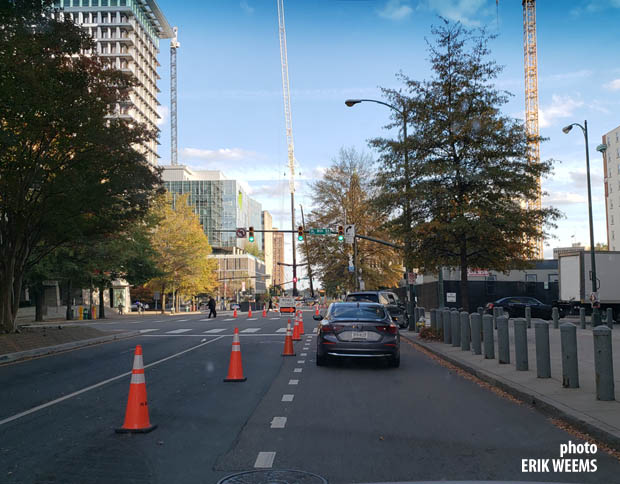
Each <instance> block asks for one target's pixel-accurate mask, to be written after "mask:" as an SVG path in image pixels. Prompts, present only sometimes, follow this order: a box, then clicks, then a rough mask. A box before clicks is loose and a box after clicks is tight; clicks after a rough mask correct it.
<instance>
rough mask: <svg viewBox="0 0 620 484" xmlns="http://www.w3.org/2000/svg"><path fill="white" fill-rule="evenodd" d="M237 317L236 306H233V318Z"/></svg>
mask: <svg viewBox="0 0 620 484" xmlns="http://www.w3.org/2000/svg"><path fill="white" fill-rule="evenodd" d="M236 317H237V308H235V310H234V311H233V318H236Z"/></svg>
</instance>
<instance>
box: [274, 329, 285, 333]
mask: <svg viewBox="0 0 620 484" xmlns="http://www.w3.org/2000/svg"><path fill="white" fill-rule="evenodd" d="M276 333H286V328H280V329H276Z"/></svg>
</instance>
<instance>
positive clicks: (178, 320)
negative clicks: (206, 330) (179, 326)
mask: <svg viewBox="0 0 620 484" xmlns="http://www.w3.org/2000/svg"><path fill="white" fill-rule="evenodd" d="M185 321H189V319H175V320H174V322H175V323H184V322H185Z"/></svg>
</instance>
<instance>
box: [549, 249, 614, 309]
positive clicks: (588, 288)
mask: <svg viewBox="0 0 620 484" xmlns="http://www.w3.org/2000/svg"><path fill="white" fill-rule="evenodd" d="M594 256H595V258H596V279H597V289H598V300H599V303H600V307H601V311H603V312H604V311H605V310H606V309H607V308H612V309H613V311H614V319H615V320H616V321H617V320H618V317H620V252H609V251H600V252H596V253H595V254H594ZM558 271H559V273H558V277H559V286H560V287H559V292H560V294H559V300H558V306H559V307H562V308H563V309H564V310H565V312H566V313H567V314H568V313H569V312H570V311H571V310H572V312H573V313H574V312H577V311H578V308H579V307H585V308H586V309H587V310H588V312H590V309H591V308H592V304H591V295H592V256H591V254H590V252H589V251H575V252H567V253H564V254H559V256H558Z"/></svg>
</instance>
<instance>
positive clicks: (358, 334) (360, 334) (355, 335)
mask: <svg viewBox="0 0 620 484" xmlns="http://www.w3.org/2000/svg"><path fill="white" fill-rule="evenodd" d="M366 338H368V331H352V332H351V339H366Z"/></svg>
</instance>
